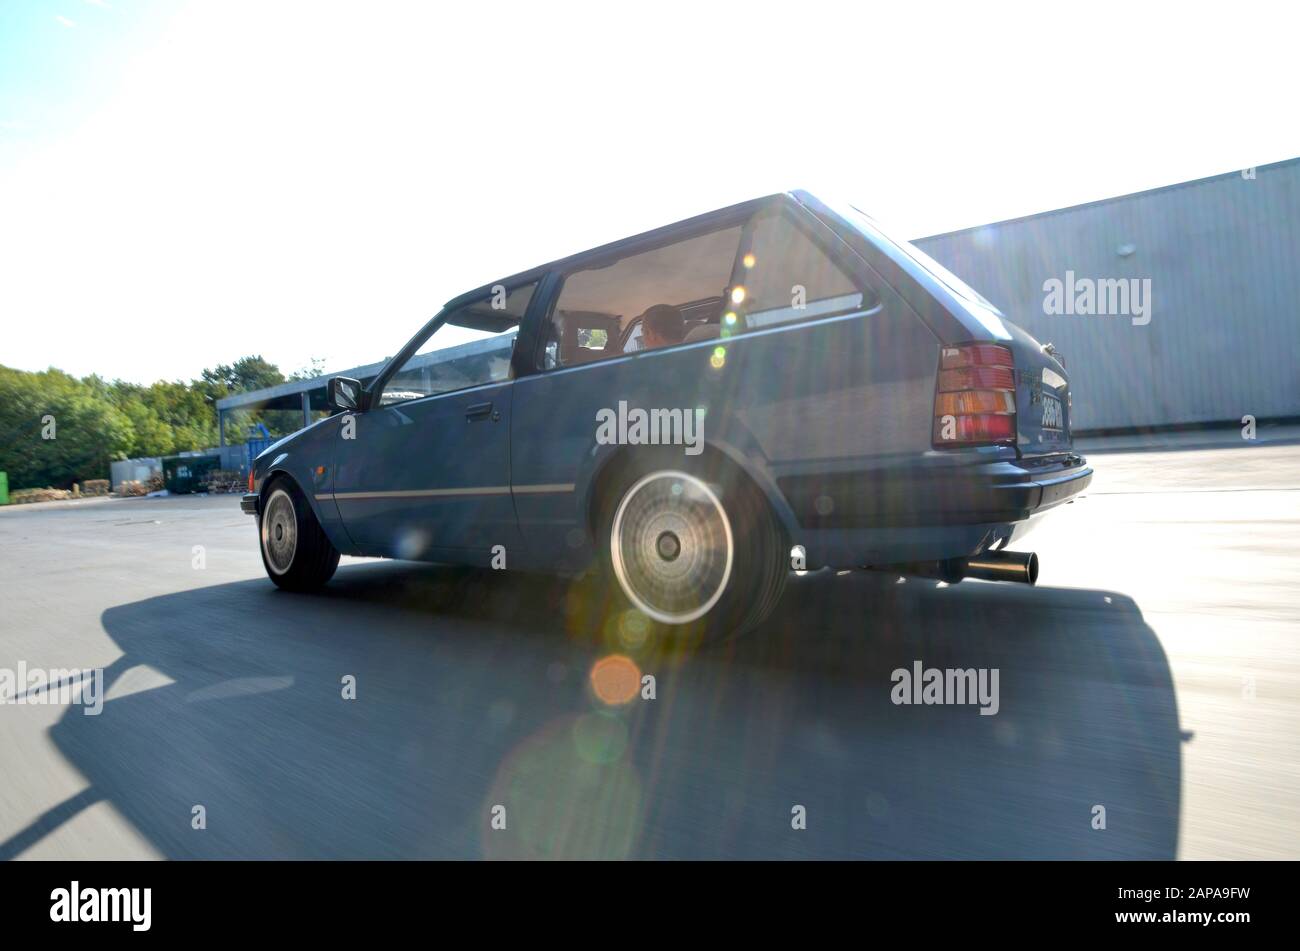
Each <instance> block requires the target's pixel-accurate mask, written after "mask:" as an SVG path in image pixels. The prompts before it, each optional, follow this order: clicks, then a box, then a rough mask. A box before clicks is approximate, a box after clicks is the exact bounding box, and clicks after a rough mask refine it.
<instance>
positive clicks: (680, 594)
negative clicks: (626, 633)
mask: <svg viewBox="0 0 1300 951" xmlns="http://www.w3.org/2000/svg"><path fill="white" fill-rule="evenodd" d="M603 498H604V499H605V505H604V511H603V518H602V519H601V520H600V523H599V524H600V528H599V533H600V534H599V540H600V543H601V548H602V555H603V557H604V561H605V563H606V567H607V568H608V571H609V574H610V575H611V576H612V579H613V581H614V582H615V584H616V586H617V588H618V591H619V592H620V593H621V594H622V596H623V597H624V598H625V599H626V600H627V601H628V602H629V604H630V605H631V606H632V607H634V608H635V609H636V610H638V611H640V612H641V613H642V614H644V615H645V616H646V617H647V618H649V619H650V620H651V621H654V622H655V623H657V624H658V625H660V626H661V627H663V628H666V629H668V630H669V631H670V632H674V633H677V632H683V633H698V634H699V635H701V636H704V637H707V638H709V639H711V640H721V639H726V638H727V637H729V636H732V635H737V634H740V633H743V632H745V631H748V630H750V629H752V628H754V627H757V626H758V625H759V624H761V623H762V622H763V621H764V620H765V619H766V618H767V616H768V614H770V613H771V611H772V609H773V608H774V607H775V606H776V603H777V601H778V600H779V599H780V596H781V592H782V590H783V589H784V587H785V580H786V577H787V568H788V567H789V566H788V564H787V563H786V562H785V560H784V558H785V555H784V552H783V550H782V549H783V545H782V541H781V538H782V535H781V531H780V528H779V526H778V524H777V522H776V519H775V518H774V516H773V515H772V512H771V509H770V507H769V506H768V504H767V500H766V499H765V498H764V497H763V496H762V494H761V493H760V492H758V490H757V489H755V488H754V487H753V486H752V485H751V484H750V483H749V482H748V480H746V479H744V478H743V477H742V476H741V475H740V474H739V473H738V472H736V471H734V470H732V469H731V468H730V467H721V466H719V465H718V464H717V463H714V465H713V466H710V465H708V464H683V460H682V457H681V456H680V455H677V456H675V457H672V456H663V457H658V458H655V459H652V460H641V461H640V463H639V464H637V465H634V466H629V467H627V468H625V469H624V470H623V471H622V472H621V473H619V474H617V475H615V476H614V477H613V479H612V480H611V484H610V485H608V486H607V487H606V491H605V492H604V494H603Z"/></svg>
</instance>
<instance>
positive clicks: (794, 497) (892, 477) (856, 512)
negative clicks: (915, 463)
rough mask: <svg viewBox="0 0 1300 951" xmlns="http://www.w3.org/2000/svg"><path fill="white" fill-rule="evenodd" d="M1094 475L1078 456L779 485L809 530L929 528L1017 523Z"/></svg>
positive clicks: (807, 478) (811, 478)
mask: <svg viewBox="0 0 1300 951" xmlns="http://www.w3.org/2000/svg"><path fill="white" fill-rule="evenodd" d="M1091 481H1092V469H1091V467H1089V466H1088V464H1087V461H1086V460H1085V459H1084V458H1083V457H1081V456H1077V455H1073V454H1070V455H1068V456H1060V457H1056V458H1053V459H1049V460H1044V461H1041V462H1038V461H1029V460H1015V461H1010V460H1004V461H997V462H981V463H979V464H976V465H969V466H952V465H946V466H944V467H942V468H935V469H926V468H925V467H920V468H915V469H909V470H902V471H891V472H888V473H883V474H882V473H864V472H837V473H823V474H818V475H798V476H786V477H784V478H780V479H778V480H777V484H778V486H779V487H780V490H781V492H782V494H784V496H785V498H786V501H787V502H788V503H789V505H790V509H791V511H792V512H793V513H794V516H795V518H796V519H797V520H798V522H799V525H800V526H801V527H803V528H806V529H813V530H817V529H829V530H846V529H850V530H851V529H880V528H888V527H897V528H925V527H936V528H938V527H945V526H958V525H984V524H989V523H1002V522H1018V521H1023V520H1025V519H1028V518H1031V517H1032V516H1035V515H1038V514H1040V513H1042V512H1045V511H1047V510H1049V509H1051V508H1054V507H1056V506H1058V505H1060V504H1062V503H1064V502H1068V501H1069V500H1070V499H1071V498H1073V497H1074V496H1076V495H1078V494H1079V493H1080V492H1082V491H1083V490H1084V489H1086V488H1087V487H1088V484H1089V483H1090V482H1091Z"/></svg>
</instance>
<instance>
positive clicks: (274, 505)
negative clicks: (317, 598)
mask: <svg viewBox="0 0 1300 951" xmlns="http://www.w3.org/2000/svg"><path fill="white" fill-rule="evenodd" d="M262 498H263V502H262V506H261V511H260V512H259V513H258V516H257V537H258V548H259V549H261V552H262V565H263V567H265V568H266V574H267V576H268V577H269V578H270V579H271V580H272V581H274V582H275V584H276V585H277V586H278V587H280V588H283V589H284V590H286V591H315V590H316V589H318V588H320V587H322V586H323V585H324V584H325V582H327V581H329V580H330V578H332V577H333V576H334V570H335V569H336V568H338V566H339V553H338V549H336V548H335V547H334V546H333V545H331V544H330V540H329V539H328V538H327V537H326V536H325V532H324V531H323V530H322V529H321V527H320V523H319V522H318V521H316V516H315V515H314V514H313V513H312V510H311V506H309V505H308V504H307V500H306V499H305V498H304V497H303V494H302V493H301V492H300V491H298V487H297V486H295V485H294V484H293V482H291V481H290V480H289V479H286V478H283V477H281V478H279V479H276V480H275V481H274V482H273V483H272V484H271V485H269V486H268V487H267V490H266V493H265V494H264V495H263V497H262Z"/></svg>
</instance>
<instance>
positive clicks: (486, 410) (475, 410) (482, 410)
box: [465, 403, 497, 420]
mask: <svg viewBox="0 0 1300 951" xmlns="http://www.w3.org/2000/svg"><path fill="white" fill-rule="evenodd" d="M485 416H491V417H492V418H493V419H496V418H497V416H496V414H495V413H493V412H492V404H491V403H473V404H471V405H469V406H467V407H465V418H466V419H470V420H473V419H482V418H483V417H485Z"/></svg>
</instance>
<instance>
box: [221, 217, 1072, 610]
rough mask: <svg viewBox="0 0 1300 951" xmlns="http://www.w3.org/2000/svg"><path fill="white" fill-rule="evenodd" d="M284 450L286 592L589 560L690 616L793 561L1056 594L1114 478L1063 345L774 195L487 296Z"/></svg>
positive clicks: (865, 223) (844, 221) (341, 391)
mask: <svg viewBox="0 0 1300 951" xmlns="http://www.w3.org/2000/svg"><path fill="white" fill-rule="evenodd" d="M328 386H329V400H330V405H331V407H332V410H333V411H332V414H331V415H330V416H329V417H328V418H325V419H322V420H320V421H318V422H316V423H315V424H313V425H311V426H308V427H307V428H305V429H303V430H301V431H299V432H297V433H295V434H293V435H292V436H289V437H287V438H286V439H283V440H281V441H279V442H277V443H275V444H274V445H272V446H271V447H269V448H268V449H266V450H265V451H264V452H263V453H262V454H261V455H260V456H258V458H257V460H256V462H255V466H254V472H253V475H252V477H251V480H250V489H251V492H250V494H249V495H247V496H245V497H244V500H243V509H244V511H246V512H249V513H251V514H254V515H256V516H257V522H258V532H259V537H260V541H261V551H262V559H263V562H264V564H265V565H266V570H267V574H268V575H270V577H271V580H272V581H274V582H275V583H276V584H277V585H279V586H280V587H282V588H286V589H290V590H308V589H312V588H316V587H318V586H320V585H323V584H324V583H325V582H327V581H328V580H329V579H330V577H331V576H332V575H333V573H334V571H335V568H336V567H337V565H338V561H339V556H340V554H348V555H365V556H383V557H390V558H407V559H417V560H423V561H432V562H448V563H460V564H469V565H481V566H483V567H495V568H506V569H509V570H515V569H518V570H524V571H542V572H551V573H557V574H563V575H580V574H585V573H587V572H590V571H593V570H595V571H599V572H602V573H603V574H604V575H605V576H606V577H607V578H608V579H609V581H610V584H609V585H608V590H609V591H610V592H611V593H612V594H613V596H614V597H615V598H617V599H619V600H620V601H621V602H622V604H623V606H624V607H625V608H628V609H635V610H637V611H639V612H641V613H642V614H643V615H645V616H646V617H647V618H649V619H650V620H651V621H653V622H655V623H657V624H659V625H663V626H664V627H666V628H668V629H670V630H672V631H675V632H676V631H687V630H694V631H698V632H701V633H703V634H706V635H716V634H726V633H737V632H740V631H744V630H748V629H750V628H753V627H755V626H756V625H758V624H759V623H761V622H762V621H763V619H764V618H766V617H767V616H768V614H769V613H770V612H771V610H772V609H773V607H774V606H775V605H776V603H777V601H778V600H779V599H780V597H781V594H782V590H783V588H784V586H785V583H786V579H787V577H788V576H789V573H790V571H791V570H792V569H809V570H811V569H816V568H819V567H823V566H830V567H835V568H861V567H866V568H880V569H889V570H891V571H899V572H904V573H913V574H920V575H924V576H930V577H937V578H943V579H945V580H948V581H959V580H961V579H962V578H964V577H981V578H986V579H1002V580H1011V581H1021V582H1027V583H1031V584H1032V583H1033V581H1034V580H1035V578H1036V577H1037V572H1038V566H1037V559H1036V558H1035V556H1034V555H1033V554H1032V553H1028V552H1014V551H1012V550H1010V548H1009V546H1010V544H1011V543H1012V542H1014V541H1015V540H1016V539H1017V538H1018V537H1019V536H1020V535H1022V534H1023V533H1024V531H1025V530H1026V528H1027V527H1028V526H1029V525H1030V524H1031V522H1032V520H1033V519H1034V518H1035V517H1036V516H1038V515H1041V514H1042V513H1043V512H1045V511H1047V510H1048V509H1050V508H1053V507H1054V506H1057V505H1060V504H1061V503H1063V502H1065V501H1067V500H1069V499H1070V498H1071V497H1072V496H1074V495H1075V494H1077V493H1078V492H1080V491H1082V490H1083V489H1084V488H1085V487H1086V486H1087V485H1088V483H1089V481H1090V479H1091V477H1092V470H1091V469H1090V468H1089V467H1088V466H1087V465H1086V463H1085V460H1084V459H1083V458H1081V457H1080V456H1079V455H1078V454H1077V453H1075V452H1074V451H1073V444H1072V440H1071V436H1070V391H1069V380H1068V376H1067V373H1066V370H1065V367H1064V365H1063V363H1062V361H1061V358H1060V356H1059V355H1058V354H1056V353H1055V351H1054V350H1053V349H1052V347H1051V345H1050V344H1049V345H1043V344H1040V343H1039V342H1038V341H1036V340H1034V339H1033V338H1032V337H1030V336H1029V334H1027V333H1025V332H1024V331H1023V330H1021V329H1020V328H1019V327H1017V326H1016V325H1015V324H1013V323H1011V322H1010V321H1008V320H1007V319H1006V317H1004V316H1003V315H1002V314H1001V313H1000V312H999V311H998V310H997V308H995V307H994V306H993V305H992V304H990V303H989V302H988V301H986V300H985V299H984V298H983V297H981V296H980V295H979V294H977V293H976V292H975V291H973V290H971V289H970V288H969V287H967V286H966V285H965V284H964V283H962V282H961V281H960V280H959V279H957V278H956V277H954V276H953V275H952V274H950V273H948V272H947V271H946V270H945V269H944V268H943V267H941V266H940V265H939V264H937V263H936V262H934V261H933V260H931V259H930V258H928V257H927V256H925V255H924V254H923V253H921V252H920V251H918V250H917V249H916V248H914V247H912V246H911V245H909V244H908V243H907V242H905V241H899V240H896V239H894V238H891V237H889V236H888V235H887V234H885V233H884V231H882V230H881V228H880V227H879V226H878V225H877V224H876V223H875V222H873V221H872V220H871V219H870V218H868V217H867V216H865V215H863V214H862V213H861V212H859V211H857V210H856V209H854V208H853V207H851V206H848V205H841V204H835V203H829V202H826V201H822V200H820V199H818V198H816V197H814V196H813V195H811V194H809V193H807V192H804V191H795V192H791V193H787V194H780V195H773V196H769V197H766V198H761V199H757V200H754V201H749V202H745V203H743V204H739V205H734V206H732V207H730V208H725V209H722V210H720V211H716V212H712V213H710V214H706V215H701V216H699V217H696V218H691V219H689V220H687V221H682V222H679V223H677V224H673V225H669V226H667V227H664V228H660V229H657V230H655V231H650V232H647V233H645V234H641V235H637V236H636V237H632V238H627V239H624V240H622V241H617V242H614V243H613V244H609V245H605V246H604V247H600V248H596V249H594V250H591V251H584V252H582V253H580V254H575V255H573V256H571V257H568V258H565V259H563V260H560V261H555V262H552V263H550V264H546V265H543V266H541V267H538V268H534V269H533V270H530V271H526V272H524V273H521V274H516V275H514V276H513V277H508V278H503V279H502V280H500V281H498V282H495V283H493V284H491V285H488V286H485V287H480V288H478V289H477V290H473V291H470V292H468V293H466V294H463V295H461V296H460V297H457V298H455V299H454V300H452V301H450V302H448V303H447V305H446V306H445V307H444V308H443V309H442V310H441V311H440V312H439V313H438V314H437V315H436V316H435V317H434V318H433V319H432V320H430V321H429V322H428V323H427V324H425V325H424V327H422V328H421V329H420V330H419V332H418V333H416V334H415V336H414V337H412V338H411V340H410V342H409V343H407V344H406V346H405V347H403V348H402V350H401V351H400V352H399V353H398V354H397V355H396V356H394V357H393V358H392V359H391V360H389V361H388V363H387V364H386V365H385V366H384V368H383V369H382V370H381V371H380V372H379V374H378V375H377V376H376V377H375V378H374V379H372V380H369V381H366V382H365V383H364V384H363V383H362V382H361V381H357V380H352V379H347V378H343V377H336V378H333V379H331V380H329V383H328Z"/></svg>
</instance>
